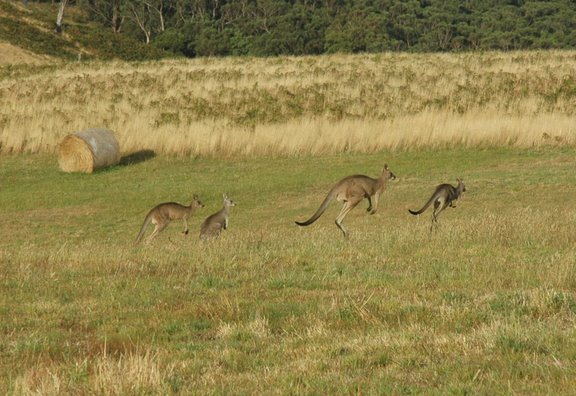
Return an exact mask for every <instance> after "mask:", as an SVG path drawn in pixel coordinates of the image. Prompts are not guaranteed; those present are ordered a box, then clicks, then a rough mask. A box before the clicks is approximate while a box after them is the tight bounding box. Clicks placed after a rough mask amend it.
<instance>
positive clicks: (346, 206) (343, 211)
mask: <svg viewBox="0 0 576 396" xmlns="http://www.w3.org/2000/svg"><path fill="white" fill-rule="evenodd" d="M360 201H361V200H354V201H346V202H345V203H344V206H342V209H341V210H340V213H339V214H338V217H336V225H337V226H338V228H339V229H340V231H342V233H343V234H344V237H345V238H347V237H348V230H347V229H346V227H344V224H342V222H343V221H344V218H345V217H346V215H347V214H348V213H349V212H350V211H351V210H352V209H354V208H355V207H356V205H358V204H359V203H360Z"/></svg>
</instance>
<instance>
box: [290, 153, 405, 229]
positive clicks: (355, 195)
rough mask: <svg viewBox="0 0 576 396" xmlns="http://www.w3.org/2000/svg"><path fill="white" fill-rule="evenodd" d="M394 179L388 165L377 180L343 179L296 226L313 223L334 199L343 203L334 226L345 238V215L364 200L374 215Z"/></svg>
mask: <svg viewBox="0 0 576 396" xmlns="http://www.w3.org/2000/svg"><path fill="white" fill-rule="evenodd" d="M394 179H396V176H395V175H394V173H392V172H391V171H390V170H389V169H388V164H386V165H384V168H382V173H381V174H380V176H379V177H378V178H377V179H374V178H372V177H368V176H364V175H352V176H348V177H345V178H344V179H342V180H340V181H339V182H338V183H336V184H335V185H334V187H332V189H331V190H330V191H329V192H328V195H327V196H326V198H325V199H324V202H322V204H321V205H320V207H319V208H318V210H317V211H316V213H314V214H313V215H312V217H310V218H309V219H308V220H306V221H303V222H299V221H297V222H296V224H298V225H299V226H307V225H310V224H312V223H314V222H315V221H316V220H318V218H319V217H320V216H322V214H323V213H324V211H325V210H326V208H328V205H330V203H331V202H332V200H333V199H334V198H336V200H337V201H342V202H344V206H343V207H342V209H341V210H340V213H339V214H338V216H337V217H336V226H338V228H339V229H340V230H341V231H342V232H343V233H344V237H345V238H347V237H348V230H347V229H346V227H344V224H342V222H343V221H344V218H345V217H346V215H347V214H348V213H349V212H350V211H351V210H352V209H354V208H355V207H356V205H358V204H359V203H360V202H361V201H362V200H363V199H364V198H366V199H368V209H366V210H367V211H368V212H370V214H374V213H376V210H377V209H378V201H379V200H380V195H381V194H382V192H383V191H384V188H385V187H386V184H387V183H388V180H394Z"/></svg>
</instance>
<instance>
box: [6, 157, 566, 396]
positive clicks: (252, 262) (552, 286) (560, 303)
mask: <svg viewBox="0 0 576 396" xmlns="http://www.w3.org/2000/svg"><path fill="white" fill-rule="evenodd" d="M575 155H576V152H575V150H574V149H572V148H540V149H511V148H508V149H483V150H478V149H467V150H464V149H455V150H435V151H419V152H411V153H390V152H380V153H377V154H370V155H365V154H363V155H360V154H344V155H336V156H322V157H317V158H309V157H302V158H298V159H295V158H286V159H278V158H275V159H272V158H270V159H265V158H260V159H256V158H254V159H251V160H241V161H240V160H235V161H226V160H210V159H197V160H192V159H184V158H182V159H176V158H173V157H165V156H157V157H155V158H153V159H150V160H148V161H144V162H139V163H133V164H131V165H130V166H118V167H115V168H112V169H108V170H106V171H102V172H98V173H96V174H94V175H90V176H86V175H70V174H62V173H61V172H59V171H58V170H57V165H56V163H55V160H54V158H53V157H52V156H49V155H20V156H11V157H7V158H3V159H2V166H1V167H0V180H1V181H2V185H1V187H0V202H1V205H0V224H2V227H0V240H2V244H1V245H0V298H1V302H2V303H1V304H0V307H1V308H0V332H1V334H2V339H3V342H2V346H1V347H0V390H2V391H3V393H9V394H10V393H15V394H33V393H34V394H43V395H56V394H113V395H123V394H162V395H165V394H191V393H193V394H230V393H234V394H297V393H298V394H351V393H361V394H389V393H392V394H398V393H426V394H430V393H432V394H449V393H452V394H465V393H466V394H470V393H472V394H508V393H515V394H524V395H526V394H572V393H573V379H574V377H575V375H576V371H575V367H576V366H575V365H574V362H575V360H576V341H575V340H576V333H575V329H576V322H575V318H576V282H575V279H576V265H575V263H576V250H575V246H576V209H575V207H574V204H573V201H574V200H573V197H574V196H575V194H576V173H575V172H574V158H576V157H575ZM384 162H387V163H388V164H389V165H390V168H391V169H392V170H393V171H394V172H395V173H396V175H397V176H398V180H397V181H395V182H394V183H392V184H391V185H390V186H389V188H388V190H387V191H386V192H385V193H384V195H383V197H382V200H381V206H380V209H379V212H378V213H377V214H375V215H374V216H370V215H368V214H366V212H365V210H364V209H365V206H364V204H363V205H361V206H359V207H358V208H357V209H355V210H354V211H353V212H352V213H351V214H350V216H348V218H347V219H346V224H347V226H348V228H349V229H350V231H351V237H350V240H349V241H345V240H344V239H343V238H342V236H341V234H340V231H339V230H338V229H337V228H336V226H335V225H334V223H333V219H334V217H335V215H336V213H337V210H338V209H339V208H338V207H337V206H339V205H333V206H332V207H331V208H330V209H329V210H328V211H327V213H326V214H325V215H324V216H323V217H321V218H320V219H319V220H318V221H317V222H316V223H315V224H313V225H311V226H309V227H307V228H298V227H297V226H296V225H294V223H293V221H294V220H302V219H305V218H307V217H308V216H309V215H311V214H312V213H313V211H314V210H315V209H316V208H317V206H318V205H319V204H320V202H321V200H322V199H323V198H324V195H325V193H326V192H327V191H328V189H329V188H330V186H331V185H332V183H334V182H335V181H337V180H338V179H339V178H341V177H343V176H346V175H349V174H352V173H365V174H369V175H376V174H377V173H378V172H379V170H380V168H381V166H382V164H383V163H384ZM458 176H460V177H463V178H464V179H465V181H466V183H467V192H466V193H465V194H464V197H463V199H462V200H461V201H458V202H457V205H456V206H457V207H456V208H455V209H448V210H447V211H446V212H445V213H444V214H443V215H442V216H441V217H440V220H439V223H440V226H439V229H438V230H437V232H435V233H433V234H430V233H429V232H428V227H429V221H430V218H429V215H430V213H428V212H427V213H425V214H424V215H422V216H420V217H415V216H411V215H409V214H408V212H407V209H408V208H412V209H414V208H418V207H420V206H421V205H422V204H423V203H424V202H425V200H426V199H427V198H428V196H429V194H430V193H431V191H432V189H433V187H434V186H435V185H436V184H438V183H441V182H454V181H455V180H454V179H455V178H456V177H458ZM222 192H228V194H229V195H230V196H232V198H234V199H235V200H236V201H237V202H238V206H237V207H235V208H234V211H233V213H232V216H231V220H230V228H229V229H228V230H227V231H226V232H225V233H224V235H223V237H222V238H221V239H220V240H218V241H214V242H210V243H201V242H200V241H199V240H198V238H197V235H198V230H199V225H200V223H201V221H202V219H203V218H205V217H206V216H208V215H209V214H210V213H212V212H214V211H216V210H218V208H219V207H220V205H221V194H222ZM194 193H197V194H199V195H200V197H201V198H202V199H203V201H204V202H205V203H206V208H204V209H202V211H201V212H200V213H199V214H198V215H197V216H195V217H194V218H193V219H192V221H191V222H190V223H191V228H192V232H191V234H190V235H188V236H184V235H182V234H181V233H180V231H181V224H180V223H176V224H172V225H171V226H170V227H169V228H168V229H167V230H166V231H165V233H163V234H161V235H160V236H159V237H158V238H157V239H156V241H155V242H153V243H152V244H150V245H140V246H134V245H133V240H134V238H135V237H136V234H137V232H138V230H139V227H140V226H141V224H142V220H143V218H144V216H145V214H146V212H147V211H148V210H149V209H150V208H151V207H152V206H154V205H155V204H157V203H159V202H162V201H168V200H176V201H179V202H182V203H185V202H188V201H189V200H190V199H191V196H192V194H194ZM150 231H151V230H148V232H150Z"/></svg>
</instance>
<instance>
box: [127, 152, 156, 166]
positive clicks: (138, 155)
mask: <svg viewBox="0 0 576 396" xmlns="http://www.w3.org/2000/svg"><path fill="white" fill-rule="evenodd" d="M154 157H156V153H155V152H154V150H139V151H136V152H134V153H131V154H128V155H125V156H123V157H122V158H121V159H120V162H119V163H118V165H120V166H127V165H134V164H138V163H140V162H144V161H148V160H150V159H152V158H154Z"/></svg>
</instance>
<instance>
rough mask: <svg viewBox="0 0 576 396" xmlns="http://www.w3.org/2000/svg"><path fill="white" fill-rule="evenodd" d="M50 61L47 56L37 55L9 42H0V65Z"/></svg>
mask: <svg viewBox="0 0 576 396" xmlns="http://www.w3.org/2000/svg"><path fill="white" fill-rule="evenodd" d="M50 61H51V58H50V57H49V56H43V55H37V54H34V53H32V52H30V51H26V50H24V49H22V48H19V47H16V46H14V45H12V44H9V43H3V42H0V66H5V65H16V64H29V65H38V64H45V63H48V62H50Z"/></svg>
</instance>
